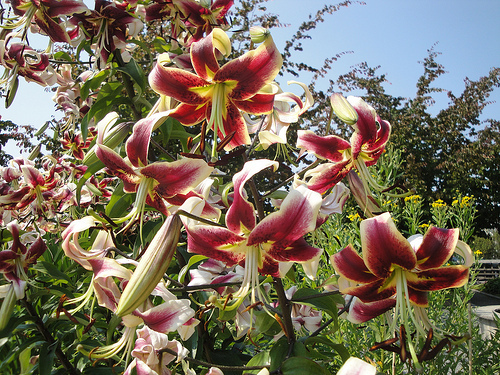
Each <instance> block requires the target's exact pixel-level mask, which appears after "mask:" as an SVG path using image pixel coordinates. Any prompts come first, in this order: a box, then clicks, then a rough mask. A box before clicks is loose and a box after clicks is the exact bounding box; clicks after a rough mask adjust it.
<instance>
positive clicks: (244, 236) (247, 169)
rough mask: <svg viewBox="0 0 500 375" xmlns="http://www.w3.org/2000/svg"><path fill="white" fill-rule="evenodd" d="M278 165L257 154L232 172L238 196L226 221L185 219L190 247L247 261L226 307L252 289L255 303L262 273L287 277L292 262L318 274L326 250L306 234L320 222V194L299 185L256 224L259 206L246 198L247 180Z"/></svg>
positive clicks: (229, 260) (232, 260)
mask: <svg viewBox="0 0 500 375" xmlns="http://www.w3.org/2000/svg"><path fill="white" fill-rule="evenodd" d="M277 166H278V163H277V162H273V161H271V160H264V159H263V160H253V161H249V162H247V163H245V166H244V167H243V170H241V171H240V172H238V173H236V174H235V175H234V177H233V184H234V200H233V203H232V205H231V207H230V208H229V210H228V212H227V214H226V217H225V221H226V227H219V226H215V225H214V226H212V225H207V224H200V223H198V222H196V221H194V220H191V219H186V220H187V223H185V227H186V230H187V234H188V245H187V247H188V251H189V252H191V253H197V254H201V255H205V256H207V257H209V258H211V259H215V260H219V261H223V262H225V263H226V264H227V265H228V266H233V265H236V264H239V265H241V266H244V267H245V272H244V276H243V281H242V285H241V288H240V289H239V290H238V291H237V292H236V293H234V294H233V298H234V299H235V303H234V304H232V305H231V306H226V307H225V308H226V309H228V310H231V309H235V308H237V307H238V306H239V305H240V304H241V303H242V302H243V300H244V299H245V298H246V296H247V295H248V293H249V292H251V303H252V304H253V303H255V302H256V294H257V295H258V296H259V299H260V300H261V301H263V299H262V296H261V292H260V288H259V273H261V274H263V275H271V276H275V277H283V276H284V275H285V274H286V272H287V271H288V270H289V269H290V267H291V266H292V263H293V262H298V263H301V264H302V265H303V267H304V270H305V272H306V274H307V275H308V276H309V277H311V278H314V277H315V274H316V270H317V267H318V264H319V257H320V255H321V253H322V250H321V249H317V248H315V247H312V246H309V245H308V244H307V242H306V240H305V239H304V238H303V237H304V236H305V235H306V234H307V233H309V232H311V231H313V230H314V229H315V228H316V220H317V216H318V212H319V209H320V206H321V196H320V195H319V194H317V193H315V192H313V191H311V190H308V189H307V188H306V187H305V186H299V187H298V189H296V190H292V191H291V192H290V194H289V195H288V196H287V197H286V198H285V200H284V201H283V203H282V204H281V207H280V210H279V211H277V212H274V213H271V214H270V215H268V216H267V217H265V218H264V219H263V220H262V221H260V222H259V223H258V224H257V223H256V216H255V209H254V207H253V205H252V203H250V202H249V201H248V200H247V199H246V198H245V194H244V190H243V189H244V185H245V183H246V182H247V181H248V180H249V179H250V178H251V177H252V176H253V175H255V174H256V173H258V172H260V171H261V170H263V169H265V168H269V167H273V168H277ZM191 199H192V200H193V199H196V198H191ZM188 202H189V201H187V202H186V204H188ZM199 206H201V204H200V205H199ZM201 208H202V207H199V208H198V210H200V211H201Z"/></svg>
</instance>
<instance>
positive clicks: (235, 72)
mask: <svg viewBox="0 0 500 375" xmlns="http://www.w3.org/2000/svg"><path fill="white" fill-rule="evenodd" d="M282 64H283V58H282V57H281V53H280V52H279V51H278V49H277V48H276V45H275V44H274V41H273V39H272V38H271V37H270V36H269V37H268V38H267V39H266V41H265V42H264V43H262V44H261V45H260V46H259V47H257V48H256V49H254V50H252V51H249V52H247V53H245V54H244V55H242V56H240V57H238V58H237V59H234V60H231V61H229V62H228V63H227V64H225V65H224V66H223V67H222V68H220V69H219V71H218V72H217V73H215V76H214V78H213V80H214V81H215V82H224V81H234V82H236V83H237V85H236V87H235V88H233V90H232V91H231V93H230V94H229V97H230V98H231V99H233V100H245V99H249V98H251V97H252V96H254V95H255V94H257V92H258V91H259V90H260V89H261V88H262V87H263V86H264V85H266V84H267V83H270V82H271V81H272V80H273V79H274V78H275V77H276V76H277V74H278V72H279V70H280V69H281V65H282Z"/></svg>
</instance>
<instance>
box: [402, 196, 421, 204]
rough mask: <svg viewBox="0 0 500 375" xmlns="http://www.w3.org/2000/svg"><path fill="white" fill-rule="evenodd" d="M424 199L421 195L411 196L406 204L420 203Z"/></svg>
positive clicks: (406, 198) (406, 200) (407, 198)
mask: <svg viewBox="0 0 500 375" xmlns="http://www.w3.org/2000/svg"><path fill="white" fill-rule="evenodd" d="M421 198H422V197H421V196H420V195H410V196H408V197H405V202H412V203H418V201H419V200H420V199H421Z"/></svg>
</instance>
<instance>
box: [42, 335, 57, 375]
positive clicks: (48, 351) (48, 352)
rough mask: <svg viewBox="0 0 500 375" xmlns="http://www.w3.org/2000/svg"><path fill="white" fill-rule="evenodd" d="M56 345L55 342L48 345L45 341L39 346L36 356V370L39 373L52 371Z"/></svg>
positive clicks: (47, 374) (46, 373) (48, 374)
mask: <svg viewBox="0 0 500 375" xmlns="http://www.w3.org/2000/svg"><path fill="white" fill-rule="evenodd" d="M57 345H58V343H57V342H54V343H52V344H50V345H49V343H48V342H46V343H45V344H43V345H42V347H41V348H40V356H39V357H38V370H39V373H40V375H50V373H51V372H52V365H53V364H54V355H55V352H56V348H57Z"/></svg>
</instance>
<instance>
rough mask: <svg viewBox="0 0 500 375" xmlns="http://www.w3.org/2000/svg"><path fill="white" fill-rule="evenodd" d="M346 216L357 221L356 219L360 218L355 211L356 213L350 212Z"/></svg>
mask: <svg viewBox="0 0 500 375" xmlns="http://www.w3.org/2000/svg"><path fill="white" fill-rule="evenodd" d="M348 218H349V220H351V221H358V220H360V219H361V218H360V217H359V214H357V213H356V214H350V215H349V216H348Z"/></svg>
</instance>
